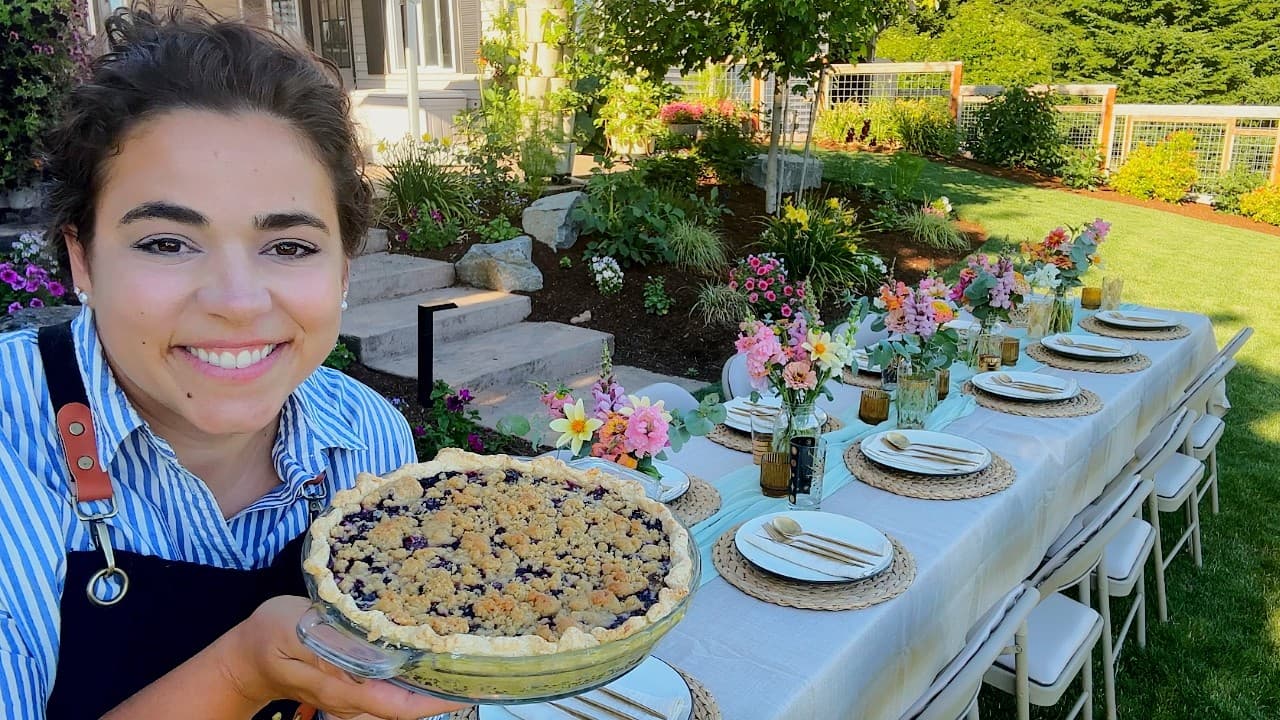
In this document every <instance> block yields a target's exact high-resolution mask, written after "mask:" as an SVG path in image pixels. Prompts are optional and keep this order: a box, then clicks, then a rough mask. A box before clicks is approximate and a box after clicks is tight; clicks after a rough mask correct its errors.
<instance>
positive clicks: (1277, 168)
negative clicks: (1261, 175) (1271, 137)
mask: <svg viewBox="0 0 1280 720" xmlns="http://www.w3.org/2000/svg"><path fill="white" fill-rule="evenodd" d="M1271 184H1272V185H1280V127H1277V128H1276V147H1275V149H1274V150H1272V151H1271Z"/></svg>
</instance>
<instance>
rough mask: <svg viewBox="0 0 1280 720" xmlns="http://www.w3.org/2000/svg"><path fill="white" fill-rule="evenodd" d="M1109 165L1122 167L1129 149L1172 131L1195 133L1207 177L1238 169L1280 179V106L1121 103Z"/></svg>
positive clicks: (1198, 161)
mask: <svg viewBox="0 0 1280 720" xmlns="http://www.w3.org/2000/svg"><path fill="white" fill-rule="evenodd" d="M1115 114H1116V119H1115V131H1114V139H1113V141H1112V143H1111V147H1110V149H1109V152H1108V154H1107V160H1108V166H1109V167H1110V168H1111V169H1113V170H1114V169H1117V168H1119V167H1120V166H1121V165H1123V164H1124V162H1125V160H1126V159H1128V157H1129V153H1131V152H1133V150H1134V149H1136V148H1138V147H1140V146H1142V145H1155V144H1157V143H1159V142H1161V141H1162V140H1164V139H1165V138H1167V137H1168V136H1169V135H1170V134H1171V133H1174V132H1178V131H1188V132H1190V133H1192V134H1193V135H1194V136H1195V151H1196V169H1197V170H1198V171H1199V173H1200V177H1201V179H1210V178H1215V177H1218V176H1219V175H1222V174H1224V173H1227V172H1229V171H1231V170H1232V169H1233V168H1243V169H1245V170H1248V171H1250V172H1257V173H1262V174H1263V175H1265V176H1267V178H1268V179H1269V180H1270V181H1271V182H1273V183H1274V182H1276V181H1277V179H1280V166H1278V164H1280V152H1277V151H1278V150H1280V107H1261V106H1232V105H1116V110H1115Z"/></svg>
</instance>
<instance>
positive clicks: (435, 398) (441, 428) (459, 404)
mask: <svg viewBox="0 0 1280 720" xmlns="http://www.w3.org/2000/svg"><path fill="white" fill-rule="evenodd" d="M474 399H475V398H474V396H473V395H472V394H471V391H470V390H468V389H467V388H459V389H458V390H457V391H456V392H455V391H454V389H453V388H451V387H449V384H448V383H446V382H445V381H443V380H436V381H435V383H434V384H433V385H432V386H431V406H430V407H429V408H427V410H426V416H425V418H424V419H423V422H422V424H421V425H415V426H414V427H413V437H414V445H415V446H416V448H417V451H418V457H420V458H423V459H424V460H428V459H431V458H434V457H435V456H436V453H438V452H440V449H441V448H446V447H459V448H465V449H467V450H470V451H472V452H477V453H478V452H484V441H483V440H482V439H481V435H482V434H483V430H482V428H481V427H480V413H479V412H477V411H476V409H475V408H473V407H471V402H472V401H473V400H474ZM392 404H400V405H403V401H400V403H397V402H396V401H395V400H393V401H392ZM402 410H403V408H402Z"/></svg>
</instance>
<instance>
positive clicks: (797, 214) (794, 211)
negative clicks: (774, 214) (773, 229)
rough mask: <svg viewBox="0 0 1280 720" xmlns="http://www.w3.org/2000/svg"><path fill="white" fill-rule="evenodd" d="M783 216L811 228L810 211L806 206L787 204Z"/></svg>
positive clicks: (801, 225) (803, 227)
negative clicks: (799, 206)
mask: <svg viewBox="0 0 1280 720" xmlns="http://www.w3.org/2000/svg"><path fill="white" fill-rule="evenodd" d="M782 214H783V217H785V218H786V219H787V220H788V221H791V222H794V223H797V224H799V225H800V227H801V228H802V229H804V230H808V229H809V211H808V210H805V209H804V208H798V207H796V206H795V205H787V207H786V208H785V209H784V210H783V211H782Z"/></svg>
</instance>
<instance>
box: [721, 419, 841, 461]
mask: <svg viewBox="0 0 1280 720" xmlns="http://www.w3.org/2000/svg"><path fill="white" fill-rule="evenodd" d="M842 427H844V423H843V422H841V421H840V420H839V419H838V418H836V417H835V416H834V415H827V421H826V422H825V423H823V424H822V433H823V434H824V435H825V434H826V433H829V432H834V431H836V430H839V429H840V428H842ZM707 439H708V440H710V441H711V442H713V443H717V444H719V445H723V446H725V447H727V448H729V449H730V450H737V451H738V452H745V453H749V452H751V433H745V432H742V431H741V430H734V429H733V428H731V427H729V426H728V425H725V424H724V423H720V424H719V425H716V426H715V428H713V429H712V430H711V432H709V433H707Z"/></svg>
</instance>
